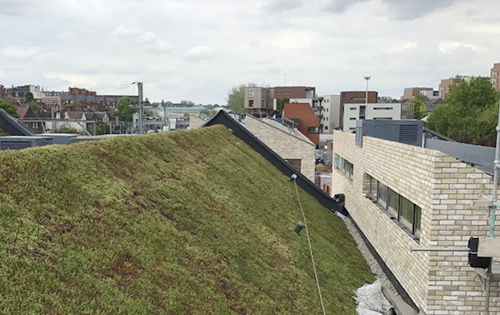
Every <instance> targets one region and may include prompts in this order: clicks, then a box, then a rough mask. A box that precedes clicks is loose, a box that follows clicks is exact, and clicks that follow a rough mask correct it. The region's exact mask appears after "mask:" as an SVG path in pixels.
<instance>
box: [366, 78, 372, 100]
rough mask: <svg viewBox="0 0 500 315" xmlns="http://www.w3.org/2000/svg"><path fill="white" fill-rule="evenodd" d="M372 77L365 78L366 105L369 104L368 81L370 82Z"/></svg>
mask: <svg viewBox="0 0 500 315" xmlns="http://www.w3.org/2000/svg"><path fill="white" fill-rule="evenodd" d="M370 79H371V77H370V76H367V77H365V80H366V97H365V104H368V81H370Z"/></svg>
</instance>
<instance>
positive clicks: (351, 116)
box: [343, 103, 401, 132]
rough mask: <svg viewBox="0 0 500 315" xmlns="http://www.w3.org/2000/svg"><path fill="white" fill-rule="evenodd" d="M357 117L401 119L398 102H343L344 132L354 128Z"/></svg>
mask: <svg viewBox="0 0 500 315" xmlns="http://www.w3.org/2000/svg"><path fill="white" fill-rule="evenodd" d="M358 119H374V120H377V119H388V120H400V119H401V104H400V103H368V104H344V117H343V120H344V128H343V131H345V132H353V131H354V130H356V120H358Z"/></svg>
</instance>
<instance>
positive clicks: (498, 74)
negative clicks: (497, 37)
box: [490, 63, 500, 91]
mask: <svg viewBox="0 0 500 315" xmlns="http://www.w3.org/2000/svg"><path fill="white" fill-rule="evenodd" d="M490 80H491V84H493V87H494V88H495V89H496V90H497V91H500V63H495V64H493V68H491V71H490Z"/></svg>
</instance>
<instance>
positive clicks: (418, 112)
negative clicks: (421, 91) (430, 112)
mask: <svg viewBox="0 0 500 315" xmlns="http://www.w3.org/2000/svg"><path fill="white" fill-rule="evenodd" d="M427 100H428V97H427V96H425V95H417V96H415V98H414V99H412V100H411V104H412V110H413V119H422V118H424V117H425V115H427V107H426V106H425V101H427Z"/></svg>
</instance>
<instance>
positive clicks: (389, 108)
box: [373, 107, 393, 110]
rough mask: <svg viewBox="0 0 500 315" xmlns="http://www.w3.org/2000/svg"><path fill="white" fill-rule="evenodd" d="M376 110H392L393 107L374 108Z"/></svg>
mask: <svg viewBox="0 0 500 315" xmlns="http://www.w3.org/2000/svg"><path fill="white" fill-rule="evenodd" d="M373 109H374V110H392V109H393V108H392V107H374V108H373Z"/></svg>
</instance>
